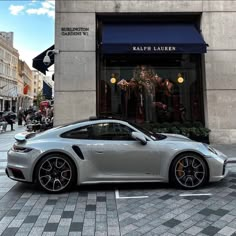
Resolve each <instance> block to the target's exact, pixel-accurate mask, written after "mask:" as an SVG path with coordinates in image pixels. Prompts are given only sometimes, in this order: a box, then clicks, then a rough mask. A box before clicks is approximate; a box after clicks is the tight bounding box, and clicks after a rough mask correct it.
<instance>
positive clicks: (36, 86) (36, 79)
mask: <svg viewBox="0 0 236 236" xmlns="http://www.w3.org/2000/svg"><path fill="white" fill-rule="evenodd" d="M32 73H33V89H32V90H33V96H34V101H35V100H36V99H37V96H38V95H39V94H40V93H42V90H43V79H44V78H45V76H44V75H43V74H42V73H41V72H39V71H37V70H32Z"/></svg>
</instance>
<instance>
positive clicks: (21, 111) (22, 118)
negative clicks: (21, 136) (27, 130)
mask: <svg viewBox="0 0 236 236" xmlns="http://www.w3.org/2000/svg"><path fill="white" fill-rule="evenodd" d="M23 120H24V112H23V110H22V108H21V107H20V108H19V112H18V125H19V126H20V125H22V121H23Z"/></svg>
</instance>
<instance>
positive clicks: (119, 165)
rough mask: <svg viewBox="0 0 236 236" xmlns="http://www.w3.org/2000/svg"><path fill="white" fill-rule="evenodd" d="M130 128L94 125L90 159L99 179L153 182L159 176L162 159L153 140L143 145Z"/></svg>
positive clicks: (117, 124) (114, 124)
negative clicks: (147, 180)
mask: <svg viewBox="0 0 236 236" xmlns="http://www.w3.org/2000/svg"><path fill="white" fill-rule="evenodd" d="M132 131H135V130H134V129H132V128H131V127H129V126H127V125H124V124H120V123H115V122H105V123H99V124H96V125H94V126H93V135H94V136H93V137H94V141H95V140H96V141H95V142H94V143H93V145H92V148H91V149H90V152H91V154H90V158H91V161H92V162H93V165H94V166H95V167H96V170H97V171H98V172H99V175H98V176H102V177H103V178H108V179H112V180H126V179H127V180H131V179H133V180H136V179H143V178H145V179H153V178H157V177H158V175H159V167H160V157H159V152H158V150H157V149H156V148H155V146H156V145H155V142H154V141H148V142H147V144H146V145H142V144H141V143H140V142H139V141H136V140H134V139H133V138H132V136H131V133H132Z"/></svg>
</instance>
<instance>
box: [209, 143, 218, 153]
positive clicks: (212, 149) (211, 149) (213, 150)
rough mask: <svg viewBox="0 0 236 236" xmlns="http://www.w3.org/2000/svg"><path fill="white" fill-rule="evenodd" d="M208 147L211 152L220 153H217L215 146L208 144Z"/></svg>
mask: <svg viewBox="0 0 236 236" xmlns="http://www.w3.org/2000/svg"><path fill="white" fill-rule="evenodd" d="M207 148H208V150H209V151H210V152H212V153H214V154H216V155H218V154H217V151H216V150H215V148H213V147H211V146H210V145H207Z"/></svg>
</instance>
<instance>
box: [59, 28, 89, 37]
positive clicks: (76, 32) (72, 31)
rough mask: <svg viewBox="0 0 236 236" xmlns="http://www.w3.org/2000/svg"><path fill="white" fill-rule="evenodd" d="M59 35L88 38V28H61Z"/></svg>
mask: <svg viewBox="0 0 236 236" xmlns="http://www.w3.org/2000/svg"><path fill="white" fill-rule="evenodd" d="M61 35H62V36H88V35H89V28H88V27H62V28H61Z"/></svg>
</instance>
